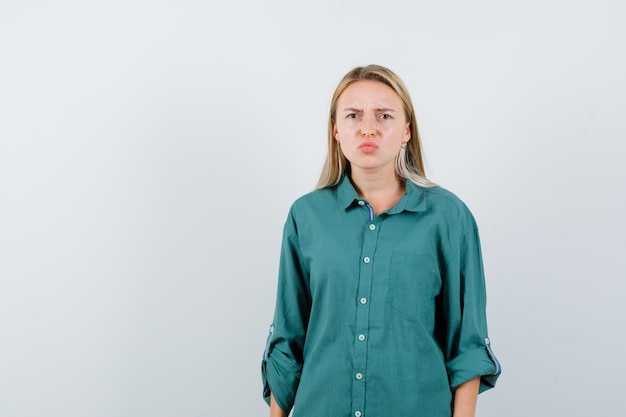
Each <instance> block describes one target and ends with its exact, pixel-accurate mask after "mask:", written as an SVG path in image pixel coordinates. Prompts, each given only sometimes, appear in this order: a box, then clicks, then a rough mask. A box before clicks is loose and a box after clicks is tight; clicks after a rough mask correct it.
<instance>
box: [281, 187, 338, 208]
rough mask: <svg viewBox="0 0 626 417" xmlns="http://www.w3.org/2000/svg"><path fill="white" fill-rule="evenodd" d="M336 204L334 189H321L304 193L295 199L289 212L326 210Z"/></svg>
mask: <svg viewBox="0 0 626 417" xmlns="http://www.w3.org/2000/svg"><path fill="white" fill-rule="evenodd" d="M336 204H337V192H336V189H335V187H329V188H322V189H319V190H314V191H311V192H309V193H306V194H304V195H302V196H300V197H299V198H297V199H296V200H295V201H294V202H293V204H292V205H291V209H290V212H291V213H296V212H307V211H310V210H320V209H328V208H329V207H331V206H334V205H336Z"/></svg>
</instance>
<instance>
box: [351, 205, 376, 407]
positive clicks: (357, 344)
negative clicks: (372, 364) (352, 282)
mask: <svg viewBox="0 0 626 417" xmlns="http://www.w3.org/2000/svg"><path fill="white" fill-rule="evenodd" d="M361 202H362V201H361V200H359V201H358V204H359V205H360V206H363V208H364V209H367V210H368V218H367V222H366V223H364V224H363V227H364V229H363V230H364V235H363V243H362V246H361V265H360V268H359V277H358V296H357V297H358V298H357V300H358V304H357V308H356V320H355V327H354V331H355V337H354V350H353V358H352V359H353V360H352V364H353V368H352V369H353V374H352V375H353V378H354V379H353V381H354V383H353V384H352V409H353V410H354V416H355V417H360V416H362V415H364V411H365V385H366V384H365V375H366V374H367V351H368V347H367V345H368V343H367V340H368V339H367V338H368V336H367V335H368V334H369V326H370V304H371V302H372V300H371V296H372V282H373V278H374V276H373V275H374V272H373V271H374V264H375V260H376V245H377V242H378V234H379V232H380V223H381V222H382V220H383V217H384V216H383V217H380V216H379V217H374V211H373V209H372V208H371V207H370V206H369V205H368V204H367V203H366V202H364V203H363V204H361Z"/></svg>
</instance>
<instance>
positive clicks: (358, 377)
mask: <svg viewBox="0 0 626 417" xmlns="http://www.w3.org/2000/svg"><path fill="white" fill-rule="evenodd" d="M355 376H356V379H363V374H362V373H358V374H356V375H355Z"/></svg>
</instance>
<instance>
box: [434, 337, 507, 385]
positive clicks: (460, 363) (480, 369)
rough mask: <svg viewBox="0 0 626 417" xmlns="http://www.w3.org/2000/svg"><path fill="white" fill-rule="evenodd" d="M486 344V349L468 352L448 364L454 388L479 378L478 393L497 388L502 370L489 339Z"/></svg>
mask: <svg viewBox="0 0 626 417" xmlns="http://www.w3.org/2000/svg"><path fill="white" fill-rule="evenodd" d="M485 344H486V346H485V347H480V348H476V349H472V350H468V351H467V352H464V353H462V354H461V355H459V356H457V357H456V358H454V359H452V360H450V361H448V363H446V368H447V369H448V377H449V379H450V386H451V387H452V388H456V387H458V386H459V385H461V384H463V383H465V382H467V381H471V380H472V379H474V378H478V377H480V389H479V391H478V392H483V391H487V390H488V389H491V388H493V387H495V385H496V380H497V379H498V377H499V376H500V373H501V371H502V370H501V369H500V363H499V362H498V360H497V359H496V357H495V356H494V354H493V352H492V351H491V347H490V345H489V341H488V339H486V340H485Z"/></svg>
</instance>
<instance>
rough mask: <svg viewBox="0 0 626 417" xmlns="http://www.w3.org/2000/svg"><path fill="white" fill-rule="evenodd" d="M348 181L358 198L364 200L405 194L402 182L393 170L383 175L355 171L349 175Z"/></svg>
mask: <svg viewBox="0 0 626 417" xmlns="http://www.w3.org/2000/svg"><path fill="white" fill-rule="evenodd" d="M350 180H351V181H352V185H354V188H355V189H356V192H357V194H358V195H359V197H361V198H364V199H366V200H371V199H376V198H380V197H389V196H401V195H402V194H404V192H405V186H404V181H402V180H400V178H398V176H397V175H396V172H395V170H394V171H392V172H388V173H384V174H383V173H380V172H376V173H374V172H366V171H360V170H359V171H356V170H355V171H353V172H352V173H351V174H350Z"/></svg>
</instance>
